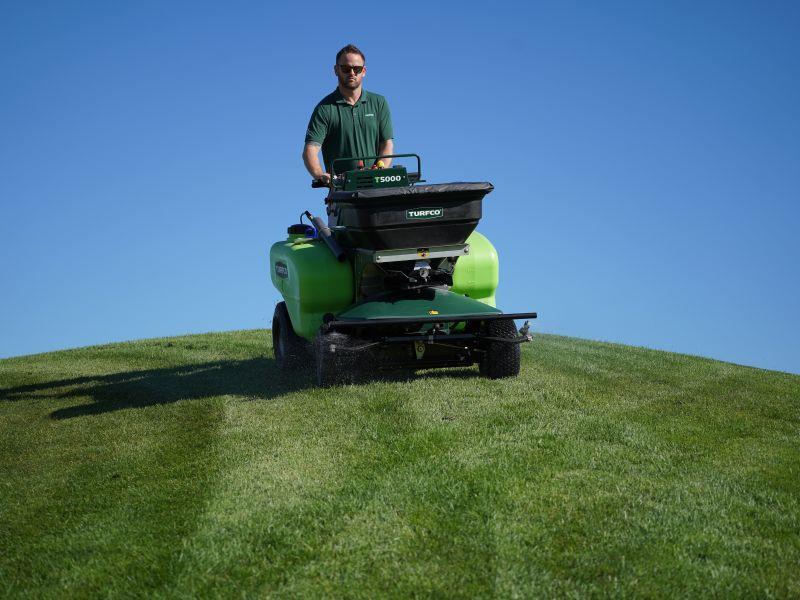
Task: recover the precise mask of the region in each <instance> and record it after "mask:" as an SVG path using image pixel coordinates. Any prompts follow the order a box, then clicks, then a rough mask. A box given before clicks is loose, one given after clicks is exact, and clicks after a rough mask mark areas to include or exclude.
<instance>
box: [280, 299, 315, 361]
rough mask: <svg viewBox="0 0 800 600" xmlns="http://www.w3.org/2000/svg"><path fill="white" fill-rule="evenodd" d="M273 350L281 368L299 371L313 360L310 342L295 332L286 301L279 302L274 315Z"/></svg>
mask: <svg viewBox="0 0 800 600" xmlns="http://www.w3.org/2000/svg"><path fill="white" fill-rule="evenodd" d="M272 352H273V354H274V355H275V364H276V365H277V367H278V368H279V369H281V370H285V371H297V370H298V369H302V368H304V367H307V366H308V365H309V363H310V362H311V352H310V348H309V343H308V342H307V341H306V340H304V339H303V338H301V337H300V336H299V335H297V334H296V333H295V332H294V328H293V327H292V321H291V319H290V318H289V311H288V310H286V302H279V303H278V305H277V306H276V307H275V314H274V315H273V317H272Z"/></svg>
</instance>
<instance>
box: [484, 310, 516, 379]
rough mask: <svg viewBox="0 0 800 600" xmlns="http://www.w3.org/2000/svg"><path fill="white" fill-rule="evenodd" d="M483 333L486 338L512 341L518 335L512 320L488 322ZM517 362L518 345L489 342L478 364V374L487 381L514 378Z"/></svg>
mask: <svg viewBox="0 0 800 600" xmlns="http://www.w3.org/2000/svg"><path fill="white" fill-rule="evenodd" d="M485 331H486V335H487V336H489V337H497V338H508V339H514V338H516V337H517V335H518V334H517V326H516V325H515V324H514V321H513V319H503V320H497V321H489V322H488V323H487V324H486V330H485ZM519 362H520V349H519V344H508V343H503V342H492V341H489V342H487V343H486V349H485V351H484V353H483V358H482V359H481V362H480V373H481V375H483V376H485V377H488V378H489V379H501V378H503V377H515V376H517V375H519Z"/></svg>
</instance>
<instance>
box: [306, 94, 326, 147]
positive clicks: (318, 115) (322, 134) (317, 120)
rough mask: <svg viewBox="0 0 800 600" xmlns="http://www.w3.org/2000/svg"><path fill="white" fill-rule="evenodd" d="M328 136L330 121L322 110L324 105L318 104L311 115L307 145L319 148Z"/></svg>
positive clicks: (307, 131) (307, 132) (307, 130)
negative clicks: (315, 145) (314, 145)
mask: <svg viewBox="0 0 800 600" xmlns="http://www.w3.org/2000/svg"><path fill="white" fill-rule="evenodd" d="M327 135H328V119H327V115H326V114H325V111H323V110H322V105H321V104H318V105H317V106H316V108H314V112H313V113H311V119H310V120H309V121H308V129H306V144H317V145H319V146H321V145H322V143H323V142H324V141H325V138H326V137H327Z"/></svg>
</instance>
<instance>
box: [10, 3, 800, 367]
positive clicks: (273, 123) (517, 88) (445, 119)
mask: <svg viewBox="0 0 800 600" xmlns="http://www.w3.org/2000/svg"><path fill="white" fill-rule="evenodd" d="M279 4H280V6H276V3H267V2H255V1H254V2H235V3H205V2H178V3H175V2H171V3H164V2H147V1H145V2H135V3H133V2H129V3H116V2H115V3H108V2H68V3H64V2H9V1H8V0H6V1H4V2H3V3H2V5H0V81H2V85H1V86H0V250H1V251H2V261H1V262H0V282H2V283H1V284H0V285H1V287H0V356H13V355H19V354H28V353H35V352H42V351H48V350H53V349H59V348H67V347H73V346H80V345H87V344H95V343H105V342H112V341H121V340H127V339H132V338H142V337H152V336H166V335H174V334H182V333H191V332H203V331H218V330H227V329H240V328H255V327H269V326H270V322H271V316H272V311H273V307H274V305H275V302H276V301H277V299H278V296H277V293H276V292H275V291H274V290H273V289H272V287H271V285H270V283H269V277H268V271H267V251H268V248H269V245H270V244H271V243H272V242H273V241H274V240H276V239H277V238H280V237H281V236H283V235H284V232H285V228H286V226H287V225H288V224H290V223H293V222H295V221H296V219H297V216H298V214H299V213H300V211H301V210H304V209H312V210H318V209H320V207H321V202H322V194H321V193H320V192H319V191H317V190H311V189H310V188H309V185H308V183H309V179H308V177H307V176H306V174H305V171H304V169H303V166H302V163H301V160H300V152H301V149H302V141H303V134H304V131H305V128H306V124H307V120H308V117H309V114H310V112H311V110H312V108H313V107H314V104H315V103H316V102H317V101H318V100H319V99H320V98H322V97H323V96H324V95H325V94H327V93H328V92H330V91H331V90H332V89H333V87H334V85H335V80H334V77H333V74H332V72H331V67H332V65H333V60H334V55H335V52H336V50H337V49H338V48H340V47H341V46H342V45H344V44H345V43H347V42H353V43H355V44H357V45H359V46H360V47H361V48H362V49H363V50H364V52H365V53H366V55H367V65H368V69H369V72H368V75H367V77H366V80H365V87H366V88H367V89H372V90H374V91H376V92H379V93H382V94H384V95H385V96H386V97H387V98H388V100H389V102H390V105H391V108H392V111H393V116H394V128H395V134H396V149H397V151H399V152H418V153H420V154H421V155H422V156H423V161H424V163H423V165H424V167H425V171H426V176H427V178H428V179H429V180H430V181H437V182H441V181H452V180H489V181H491V182H493V183H494V185H495V187H496V189H495V192H494V193H492V194H491V195H490V196H488V197H487V199H486V201H485V203H484V214H485V217H484V219H483V221H482V223H481V226H480V230H481V231H482V232H483V233H484V234H485V235H487V236H488V237H489V238H490V239H491V240H492V241H493V242H494V244H495V245H496V247H497V248H498V251H499V253H500V260H501V287H500V289H499V292H498V302H499V305H500V307H501V308H503V309H504V310H508V311H523V310H537V311H539V314H540V320H539V322H538V323H537V329H538V330H539V331H546V332H553V333H558V334H565V335H572V336H578V337H585V338H592V339H602V340H610V341H617V342H623V343H628V344H636V345H644V346H649V347H654V348H662V349H668V350H674V351H680V352H687V353H692V354H700V355H705V356H711V357H715V358H720V359H724V360H729V361H734V362H738V363H743V364H747V365H755V366H760V367H765V368H771V369H781V370H786V371H791V372H795V373H798V372H800V341H799V340H800V317H799V316H798V310H799V309H800V272H799V271H800V269H799V268H798V262H800V242H799V241H798V237H799V236H798V226H800V77H798V74H800V4H798V3H797V2H780V1H775V2H755V1H754V2H731V1H728V2H688V1H676V2H656V1H652V2H646V1H645V2H641V1H637V2H613V1H612V2H602V3H600V2H592V1H588V0H587V1H585V2H547V3H541V2H530V3H514V4H510V3H502V2H496V3H489V4H487V3H480V4H472V3H469V2H467V3H465V2H460V3H451V4H447V3H434V2H424V3H413V2H406V3H401V4H397V5H392V4H386V3H375V4H373V5H370V4H364V3H361V4H341V3H338V4H337V3H331V2H325V3H319V4H314V3H309V2H297V3H290V4H286V3H279Z"/></svg>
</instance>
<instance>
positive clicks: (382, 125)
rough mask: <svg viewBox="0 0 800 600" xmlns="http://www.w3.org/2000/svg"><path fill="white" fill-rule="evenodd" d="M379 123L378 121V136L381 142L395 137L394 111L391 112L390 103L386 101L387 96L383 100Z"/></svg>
mask: <svg viewBox="0 0 800 600" xmlns="http://www.w3.org/2000/svg"><path fill="white" fill-rule="evenodd" d="M379 119H380V121H379V123H378V138H379V141H380V142H381V143H383V142H385V141H386V140H391V139H393V138H394V131H392V113H391V112H389V103H388V102H386V98H383V102H382V103H381V112H380V115H379Z"/></svg>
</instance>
